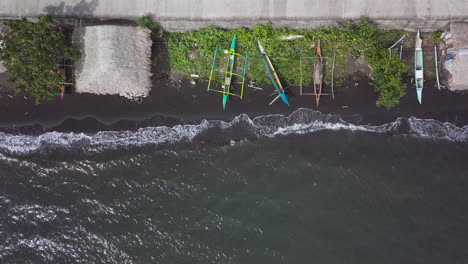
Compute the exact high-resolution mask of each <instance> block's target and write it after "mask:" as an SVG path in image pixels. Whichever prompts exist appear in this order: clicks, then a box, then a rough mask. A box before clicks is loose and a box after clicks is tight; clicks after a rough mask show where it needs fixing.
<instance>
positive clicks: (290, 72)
mask: <svg viewBox="0 0 468 264" xmlns="http://www.w3.org/2000/svg"><path fill="white" fill-rule="evenodd" d="M402 34H404V31H402V30H390V31H384V30H379V29H377V28H375V27H373V26H372V25H370V24H369V23H368V22H367V21H366V20H365V19H362V20H359V21H357V22H354V23H353V22H350V21H347V22H346V23H345V24H344V25H343V26H342V27H335V26H332V27H321V28H317V29H298V30H293V29H288V28H274V27H273V26H272V25H271V24H266V25H261V24H258V25H257V26H255V27H254V28H253V29H245V28H241V29H234V30H224V29H219V28H214V27H210V28H205V29H202V30H199V31H195V32H189V33H171V34H169V39H168V50H169V63H170V66H171V69H172V70H174V71H177V72H181V73H185V74H187V75H189V74H198V75H200V76H201V77H203V78H208V77H209V74H210V66H211V61H212V59H213V52H214V50H215V47H216V46H217V45H218V47H219V48H221V49H228V48H229V46H230V43H231V40H232V38H233V36H234V35H236V36H237V46H236V51H237V52H238V53H241V54H248V55H249V63H248V68H247V75H248V77H249V78H250V79H252V80H255V81H256V82H257V83H259V84H261V83H264V82H268V81H269V79H268V75H267V74H266V72H265V67H264V65H263V62H262V60H261V55H260V52H259V50H258V46H257V40H259V41H260V42H261V43H262V45H263V47H264V48H265V50H266V51H267V52H268V54H269V56H270V59H271V60H272V63H273V64H274V65H275V68H276V70H277V71H278V74H279V75H280V78H282V79H283V80H286V81H287V82H288V83H289V84H290V85H296V86H297V85H299V84H300V81H301V78H302V80H303V83H304V84H305V85H307V84H308V83H310V82H311V81H312V74H311V70H312V68H313V60H310V59H308V60H302V65H303V71H302V72H301V64H300V63H299V62H300V58H301V57H313V56H315V45H316V43H317V40H318V39H320V40H321V48H322V56H324V57H333V56H334V55H335V56H336V61H335V66H336V67H337V68H341V69H344V66H345V64H346V61H347V60H348V59H349V57H350V55H352V56H355V57H356V56H364V58H365V59H366V61H367V62H368V63H369V64H370V66H371V68H372V69H373V72H372V78H373V84H374V87H375V90H376V91H377V92H379V94H380V97H379V99H378V101H377V105H378V106H384V107H386V108H392V107H394V106H396V105H398V102H399V100H400V98H401V97H402V96H404V94H405V85H404V84H403V82H402V79H401V75H402V73H403V72H404V71H406V66H405V65H404V63H403V62H402V61H401V60H400V59H399V58H398V57H396V56H392V57H391V58H390V59H389V58H388V53H387V48H388V47H389V46H390V45H392V44H393V43H394V42H395V41H396V40H397V39H399V38H400V37H401V35H402ZM287 35H302V36H304V37H303V38H296V39H292V40H280V36H287ZM325 62H326V64H327V63H329V64H328V65H326V67H325V71H324V82H325V83H327V84H330V83H331V70H332V67H331V60H328V61H327V60H326V61H325ZM238 64H240V63H238ZM339 72H342V74H341V75H340V74H339ZM334 79H335V84H337V85H338V84H340V82H342V81H344V79H345V76H344V71H336V72H335V77H334Z"/></svg>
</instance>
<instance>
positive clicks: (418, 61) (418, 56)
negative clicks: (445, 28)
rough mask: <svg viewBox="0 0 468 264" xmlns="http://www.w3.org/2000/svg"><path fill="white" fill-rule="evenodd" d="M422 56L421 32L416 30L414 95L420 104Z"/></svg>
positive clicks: (422, 79)
mask: <svg viewBox="0 0 468 264" xmlns="http://www.w3.org/2000/svg"><path fill="white" fill-rule="evenodd" d="M423 59H424V56H423V51H422V39H421V33H420V32H419V31H418V33H417V35H416V43H415V49H414V79H415V84H416V95H417V97H418V102H419V103H420V104H422V93H423V88H424V62H423Z"/></svg>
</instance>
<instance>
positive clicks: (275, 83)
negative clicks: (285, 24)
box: [257, 41, 289, 105]
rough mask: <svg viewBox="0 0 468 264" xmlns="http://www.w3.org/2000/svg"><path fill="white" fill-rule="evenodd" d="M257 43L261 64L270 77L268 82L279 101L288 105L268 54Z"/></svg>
mask: <svg viewBox="0 0 468 264" xmlns="http://www.w3.org/2000/svg"><path fill="white" fill-rule="evenodd" d="M257 42H258V49H259V50H260V53H261V54H262V60H263V64H264V65H265V68H266V70H267V73H268V76H269V77H270V80H271V82H272V83H273V86H274V87H275V89H276V92H278V96H279V97H281V99H282V100H283V102H284V103H285V104H287V105H289V101H288V98H287V97H286V94H285V93H284V89H283V85H282V84H281V81H280V79H279V78H278V75H277V74H276V71H275V68H274V67H273V64H272V63H271V61H270V58H268V54H267V53H266V51H265V49H264V48H263V46H262V44H260V41H257ZM276 99H277V98H275V99H273V101H272V103H273V102H274V101H276ZM270 104H271V103H270Z"/></svg>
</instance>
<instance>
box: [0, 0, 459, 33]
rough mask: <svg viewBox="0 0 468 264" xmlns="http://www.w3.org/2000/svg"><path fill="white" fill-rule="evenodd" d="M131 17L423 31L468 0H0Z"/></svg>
mask: <svg viewBox="0 0 468 264" xmlns="http://www.w3.org/2000/svg"><path fill="white" fill-rule="evenodd" d="M44 14H52V15H56V16H67V17H78V18H79V17H98V18H116V19H134V18H136V17H139V16H142V15H151V16H152V17H153V18H154V19H155V20H156V21H157V22H159V23H160V24H161V25H162V26H163V27H164V28H165V29H166V30H168V31H187V30H194V29H198V28H202V27H207V26H219V27H226V28H236V27H250V26H253V25H255V24H257V23H265V22H272V23H273V24H274V25H276V26H288V27H292V28H298V27H306V28H311V27H317V26H320V25H333V24H338V23H340V22H342V21H344V20H348V19H358V18H361V17H367V18H368V19H370V20H372V21H374V22H375V23H377V24H378V25H379V26H380V27H383V28H405V29H408V30H416V29H418V28H420V29H422V30H423V31H431V30H437V29H442V28H444V27H446V26H447V25H448V23H449V22H452V21H468V0H320V1H319V0H236V1H225V0H67V1H60V0H1V1H0V16H4V17H18V16H21V17H35V16H39V15H44Z"/></svg>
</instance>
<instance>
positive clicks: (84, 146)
mask: <svg viewBox="0 0 468 264" xmlns="http://www.w3.org/2000/svg"><path fill="white" fill-rule="evenodd" d="M210 128H217V129H219V130H220V131H221V132H220V133H223V131H227V130H229V129H233V128H240V129H242V131H245V132H247V133H249V134H251V135H252V136H255V137H259V138H261V137H275V136H279V135H290V134H306V133H312V132H316V131H321V130H350V131H365V132H376V133H388V132H389V133H391V134H410V135H415V136H420V137H428V138H434V139H447V140H451V141H461V142H464V141H468V126H464V127H457V126H455V125H453V124H450V123H443V122H440V121H436V120H431V119H418V118H414V117H411V118H398V119H397V120H396V121H394V122H392V123H389V124H384V125H380V126H369V125H354V124H351V123H348V122H345V121H343V120H342V119H341V118H340V117H339V116H337V115H328V114H322V113H320V112H318V111H313V110H310V109H298V110H296V111H295V112H294V113H292V114H291V115H289V116H283V115H268V116H260V117H256V118H254V119H250V118H249V117H248V116H247V115H245V114H242V115H239V116H237V117H236V118H234V119H233V120H232V121H230V122H224V121H219V120H203V121H202V122H201V123H200V124H198V125H176V126H174V127H166V126H160V127H146V128H140V129H138V130H137V131H101V132H98V133H94V134H84V133H60V132H47V133H44V134H41V135H39V136H30V135H11V134H6V133H2V132H0V158H2V157H3V159H5V157H6V156H9V157H15V156H31V155H36V154H38V153H54V152H55V151H57V150H62V151H80V152H84V153H91V154H92V153H100V152H101V151H104V150H112V149H117V148H128V147H135V146H136V147H138V146H144V145H160V144H171V143H179V142H190V141H192V140H194V139H195V138H196V137H197V136H199V135H201V134H202V133H203V132H206V131H207V130H208V129H210ZM220 136H221V135H220Z"/></svg>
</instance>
